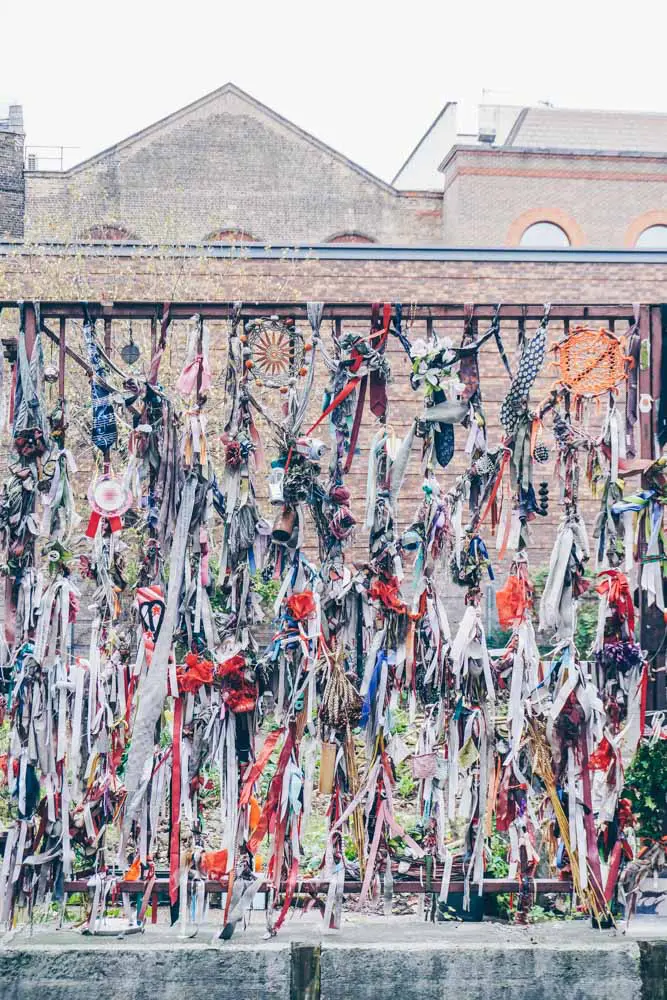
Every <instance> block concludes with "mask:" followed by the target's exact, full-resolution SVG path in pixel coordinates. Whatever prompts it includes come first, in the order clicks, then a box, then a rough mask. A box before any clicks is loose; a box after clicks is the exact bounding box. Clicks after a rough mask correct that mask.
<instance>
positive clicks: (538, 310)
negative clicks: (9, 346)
mask: <svg viewBox="0 0 667 1000" xmlns="http://www.w3.org/2000/svg"><path fill="white" fill-rule="evenodd" d="M17 307H18V302H16V301H11V300H6V301H0V309H15V308H17ZM86 307H87V309H88V311H89V313H90V315H91V316H92V317H93V318H96V319H111V320H114V319H119V320H128V319H132V320H154V319H156V318H159V317H161V316H162V314H163V311H164V308H165V306H164V304H163V303H162V302H113V303H110V302H106V303H105V302H87V303H86ZM232 308H233V303H232V302H173V303H170V304H169V315H170V317H171V318H172V319H174V320H179V319H180V320H184V319H190V318H191V317H192V315H193V314H194V313H198V314H199V315H201V316H202V317H203V318H204V319H209V320H216V319H217V320H224V319H228V318H229V317H230V316H231V314H232ZM496 308H497V306H496V304H495V303H493V302H488V303H475V305H474V311H473V314H472V318H473V319H480V320H485V321H486V320H490V319H491V318H492V317H493V315H494V314H495V311H496ZM306 310H307V306H306V303H305V302H250V303H247V304H246V303H243V310H242V315H243V316H244V317H245V318H248V319H250V318H253V317H257V316H272V315H279V316H282V317H283V318H284V317H286V316H293V317H294V318H295V319H305V318H306V315H307V312H306ZM40 312H41V315H42V317H43V318H44V319H73V320H82V319H83V305H82V303H81V302H65V301H62V302H58V301H48V300H47V301H40ZM543 314H544V305H543V304H542V303H533V304H527V305H522V304H512V303H507V304H504V305H501V307H500V318H501V320H508V321H509V320H539V319H541V318H542V316H543ZM466 315H469V314H468V313H467V312H466V307H465V305H464V304H463V303H452V302H429V303H423V302H422V303H419V304H411V303H408V302H404V303H403V317H404V321H408V320H410V319H415V320H428V321H432V320H463V319H464V318H465V317H466ZM550 315H551V318H552V319H554V320H569V321H571V322H588V321H597V322H603V321H609V320H626V321H627V322H632V319H633V308H632V305H631V304H630V303H620V304H618V303H617V304H614V303H608V304H604V303H593V304H590V305H586V304H581V303H562V304H556V305H552V306H551V312H550ZM370 316H371V303H370V302H368V303H366V302H327V303H326V304H325V308H324V320H336V319H340V320H347V321H352V320H358V321H366V322H369V321H370Z"/></svg>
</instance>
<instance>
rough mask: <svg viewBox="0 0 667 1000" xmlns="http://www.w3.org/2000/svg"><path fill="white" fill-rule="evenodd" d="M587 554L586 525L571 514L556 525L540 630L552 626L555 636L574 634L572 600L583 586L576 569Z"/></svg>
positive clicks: (566, 636) (542, 605)
mask: <svg viewBox="0 0 667 1000" xmlns="http://www.w3.org/2000/svg"><path fill="white" fill-rule="evenodd" d="M588 556H589V547H588V536H587V534H586V526H585V524H584V522H583V521H582V520H581V518H580V517H579V516H578V515H575V514H571V515H569V516H567V517H565V518H564V519H563V521H562V522H561V524H560V526H559V528H558V534H557V535H556V541H555V542H554V547H553V549H552V551H551V559H550V561H549V573H548V576H547V579H546V583H545V585H544V591H543V593H542V598H541V600H540V629H554V630H555V633H556V637H557V638H558V639H566V638H569V637H571V636H573V635H574V628H575V624H576V621H575V609H576V601H577V598H578V597H579V596H580V594H581V592H582V589H585V586H584V585H583V583H582V582H581V581H579V577H580V575H581V574H580V573H578V572H577V570H578V568H579V567H581V565H582V562H583V561H584V560H585V559H587V558H588ZM586 586H587V585H586ZM578 587H579V588H580V589H579V590H578V592H577V588H578Z"/></svg>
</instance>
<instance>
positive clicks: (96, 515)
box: [86, 510, 123, 538]
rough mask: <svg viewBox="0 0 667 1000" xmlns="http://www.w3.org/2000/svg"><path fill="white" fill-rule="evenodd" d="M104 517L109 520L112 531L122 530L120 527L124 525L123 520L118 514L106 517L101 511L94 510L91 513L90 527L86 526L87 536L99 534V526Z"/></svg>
mask: <svg viewBox="0 0 667 1000" xmlns="http://www.w3.org/2000/svg"><path fill="white" fill-rule="evenodd" d="M102 519H104V520H105V521H108V522H109V527H110V529H111V532H112V533H113V532H116V531H120V529H121V528H122V527H123V522H122V520H121V519H120V517H119V516H118V514H114V515H113V517H106V518H105V517H104V515H103V514H100V512H99V511H97V510H94V511H93V512H92V514H91V515H90V520H89V521H88V527H87V528H86V538H94V537H95V535H96V534H97V528H98V526H99V523H100V521H101V520H102Z"/></svg>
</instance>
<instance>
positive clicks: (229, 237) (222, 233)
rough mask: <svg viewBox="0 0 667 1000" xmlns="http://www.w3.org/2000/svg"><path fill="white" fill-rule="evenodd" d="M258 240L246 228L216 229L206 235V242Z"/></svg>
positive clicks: (248, 241)
mask: <svg viewBox="0 0 667 1000" xmlns="http://www.w3.org/2000/svg"><path fill="white" fill-rule="evenodd" d="M257 242H258V240H257V238H256V237H255V236H252V234H251V233H247V232H246V231H245V230H244V229H216V230H215V231H214V232H212V233H209V234H208V236H206V237H204V243H257Z"/></svg>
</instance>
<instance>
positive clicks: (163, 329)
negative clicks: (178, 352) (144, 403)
mask: <svg viewBox="0 0 667 1000" xmlns="http://www.w3.org/2000/svg"><path fill="white" fill-rule="evenodd" d="M169 308H170V304H169V303H168V302H165V304H164V305H163V307H162V320H161V321H160V339H159V341H158V343H157V344H156V347H155V353H154V354H153V357H152V358H151V365H150V369H149V371H148V378H147V382H148V384H149V385H157V380H158V375H159V372H160V362H161V361H162V355H163V354H164V352H165V348H166V346H167V330H168V329H169V324H170V323H171V318H170V316H169Z"/></svg>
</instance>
